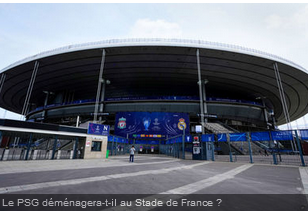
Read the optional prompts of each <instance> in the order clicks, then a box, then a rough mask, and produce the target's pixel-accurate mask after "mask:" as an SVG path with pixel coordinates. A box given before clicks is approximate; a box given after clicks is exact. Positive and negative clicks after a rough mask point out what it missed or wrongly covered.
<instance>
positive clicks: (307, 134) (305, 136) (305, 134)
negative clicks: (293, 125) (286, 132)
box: [300, 129, 308, 140]
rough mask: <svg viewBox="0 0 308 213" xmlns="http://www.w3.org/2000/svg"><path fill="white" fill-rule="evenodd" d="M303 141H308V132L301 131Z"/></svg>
mask: <svg viewBox="0 0 308 213" xmlns="http://www.w3.org/2000/svg"><path fill="white" fill-rule="evenodd" d="M300 134H301V138H302V140H308V130H307V129H305V130H300Z"/></svg>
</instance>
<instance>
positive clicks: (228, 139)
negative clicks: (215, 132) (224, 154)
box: [226, 133, 233, 162]
mask: <svg viewBox="0 0 308 213" xmlns="http://www.w3.org/2000/svg"><path fill="white" fill-rule="evenodd" d="M226 136H227V141H228V146H229V156H230V162H233V159H232V151H231V144H230V135H229V134H227V133H226Z"/></svg>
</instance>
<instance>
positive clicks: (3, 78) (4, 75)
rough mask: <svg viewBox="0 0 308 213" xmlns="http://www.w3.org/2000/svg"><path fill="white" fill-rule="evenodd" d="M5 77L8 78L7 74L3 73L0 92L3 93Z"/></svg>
mask: <svg viewBox="0 0 308 213" xmlns="http://www.w3.org/2000/svg"><path fill="white" fill-rule="evenodd" d="M5 78H6V74H5V73H2V75H1V79H0V94H1V91H2V87H3V84H4V81H5Z"/></svg>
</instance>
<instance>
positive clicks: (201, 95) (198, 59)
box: [196, 49, 205, 134]
mask: <svg viewBox="0 0 308 213" xmlns="http://www.w3.org/2000/svg"><path fill="white" fill-rule="evenodd" d="M199 55H200V53H199V49H197V52H196V56H197V67H198V85H199V98H200V112H201V125H202V134H204V133H205V132H204V110H203V94H202V80H201V69H200V57H199Z"/></svg>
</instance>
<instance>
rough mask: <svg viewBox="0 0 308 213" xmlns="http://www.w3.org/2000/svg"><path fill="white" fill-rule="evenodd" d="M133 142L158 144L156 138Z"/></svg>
mask: <svg viewBox="0 0 308 213" xmlns="http://www.w3.org/2000/svg"><path fill="white" fill-rule="evenodd" d="M135 144H149V145H158V144H159V141H157V140H136V141H135Z"/></svg>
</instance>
